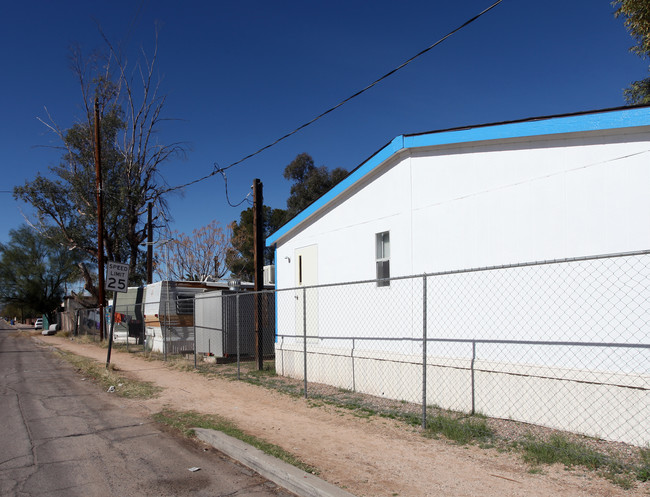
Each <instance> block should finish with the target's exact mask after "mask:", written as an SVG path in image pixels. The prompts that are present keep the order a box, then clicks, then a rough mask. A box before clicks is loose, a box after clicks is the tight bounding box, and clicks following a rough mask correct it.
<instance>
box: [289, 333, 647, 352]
mask: <svg viewBox="0 0 650 497" xmlns="http://www.w3.org/2000/svg"><path fill="white" fill-rule="evenodd" d="M277 337H278V338H296V337H300V338H303V337H304V335H303V334H302V333H300V334H295V333H294V334H280V333H278V334H277ZM307 338H308V339H320V340H353V341H361V342H363V341H369V342H370V341H371V342H400V341H401V342H421V341H422V337H361V336H346V337H341V336H323V335H307ZM426 341H427V343H428V342H442V343H470V344H474V343H482V344H507V345H548V346H564V347H602V348H615V347H616V348H625V349H650V343H621V342H563V341H544V340H490V339H483V338H427V339H426Z"/></svg>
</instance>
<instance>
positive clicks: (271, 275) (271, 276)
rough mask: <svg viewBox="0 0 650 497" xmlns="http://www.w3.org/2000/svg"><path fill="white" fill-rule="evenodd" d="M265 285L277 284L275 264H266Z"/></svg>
mask: <svg viewBox="0 0 650 497" xmlns="http://www.w3.org/2000/svg"><path fill="white" fill-rule="evenodd" d="M264 285H275V266H274V265H270V266H264Z"/></svg>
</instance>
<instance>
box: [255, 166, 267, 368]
mask: <svg viewBox="0 0 650 497" xmlns="http://www.w3.org/2000/svg"><path fill="white" fill-rule="evenodd" d="M263 203H264V196H263V194H262V182H261V181H260V180H259V179H257V178H255V180H253V253H254V262H255V362H256V363H257V369H258V371H262V370H263V369H264V332H263V328H264V327H263V323H262V309H261V306H262V302H263V295H262V290H263V289H264V282H263V277H264V220H263V209H262V206H263Z"/></svg>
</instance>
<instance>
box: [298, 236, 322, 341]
mask: <svg viewBox="0 0 650 497" xmlns="http://www.w3.org/2000/svg"><path fill="white" fill-rule="evenodd" d="M294 257H295V259H294V261H295V262H296V263H295V283H296V287H311V286H314V285H317V284H318V245H308V246H307V247H302V248H299V249H296V251H295V253H294ZM305 327H306V332H307V336H308V337H311V338H314V337H317V336H318V289H317V288H304V289H302V288H300V289H298V290H296V335H303V334H304V330H305Z"/></svg>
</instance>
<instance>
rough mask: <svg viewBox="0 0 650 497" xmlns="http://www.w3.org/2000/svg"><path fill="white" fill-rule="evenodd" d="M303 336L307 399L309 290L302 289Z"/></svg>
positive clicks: (304, 376)
mask: <svg viewBox="0 0 650 497" xmlns="http://www.w3.org/2000/svg"><path fill="white" fill-rule="evenodd" d="M302 336H303V353H302V354H303V359H302V360H303V378H304V382H305V398H307V289H306V288H303V289H302Z"/></svg>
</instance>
